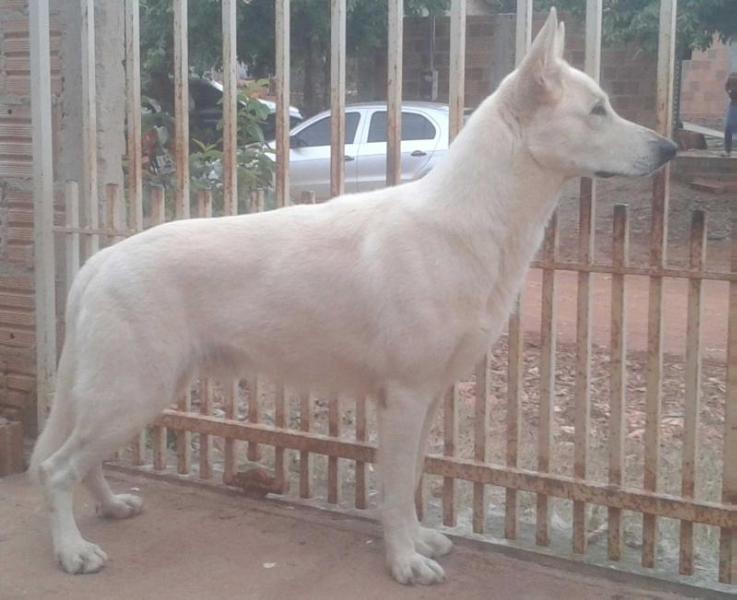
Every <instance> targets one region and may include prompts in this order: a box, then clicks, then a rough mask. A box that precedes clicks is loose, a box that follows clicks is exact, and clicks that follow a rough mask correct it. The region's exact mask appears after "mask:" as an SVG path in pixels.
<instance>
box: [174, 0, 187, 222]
mask: <svg viewBox="0 0 737 600" xmlns="http://www.w3.org/2000/svg"><path fill="white" fill-rule="evenodd" d="M173 1H174V147H175V152H176V157H175V158H176V163H177V185H176V191H175V201H174V206H175V212H176V218H177V219H188V218H189V52H188V43H187V0H173Z"/></svg>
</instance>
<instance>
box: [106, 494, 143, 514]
mask: <svg viewBox="0 0 737 600" xmlns="http://www.w3.org/2000/svg"><path fill="white" fill-rule="evenodd" d="M142 510H143V498H141V497H140V496H135V495H133V494H117V495H115V496H113V499H112V501H111V502H108V503H105V504H100V505H98V506H97V514H98V516H100V517H103V518H105V519H127V518H129V517H135V516H136V515H137V514H139V513H140V512H141V511H142Z"/></svg>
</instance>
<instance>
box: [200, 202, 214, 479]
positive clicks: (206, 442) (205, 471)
mask: <svg viewBox="0 0 737 600" xmlns="http://www.w3.org/2000/svg"><path fill="white" fill-rule="evenodd" d="M197 216H198V217H200V218H203V219H209V218H210V217H212V192H211V191H210V190H200V191H199V192H198V193H197ZM211 413H212V381H210V379H208V378H207V377H203V378H201V379H200V414H201V415H208V416H209V415H210V414H211ZM199 473H200V478H201V479H210V478H211V477H212V444H210V436H209V435H207V434H204V433H201V434H200V465H199Z"/></svg>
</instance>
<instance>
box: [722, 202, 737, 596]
mask: <svg viewBox="0 0 737 600" xmlns="http://www.w3.org/2000/svg"><path fill="white" fill-rule="evenodd" d="M731 219H732V241H731V244H732V257H731V268H732V270H733V271H737V207H735V206H734V205H732V207H731ZM728 319H729V320H728V327H727V396H726V399H725V409H724V446H723V450H722V456H723V457H725V458H726V457H728V456H730V457H734V456H737V283H730V284H729V316H728ZM722 502H723V503H724V504H727V505H730V506H736V505H737V463H736V462H735V461H734V460H724V462H723V464H722ZM719 581H720V582H722V583H731V584H736V583H737V527H735V526H732V527H723V528H722V529H721V531H720V532H719Z"/></svg>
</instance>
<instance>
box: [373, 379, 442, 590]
mask: <svg viewBox="0 0 737 600" xmlns="http://www.w3.org/2000/svg"><path fill="white" fill-rule="evenodd" d="M427 413H428V401H427V398H426V397H424V396H423V395H422V394H420V393H418V392H416V391H414V390H410V389H407V388H387V390H386V394H385V401H384V402H383V403H380V404H379V419H378V422H379V453H380V456H379V463H380V467H381V476H382V482H383V490H384V501H383V506H382V509H381V520H382V525H383V527H384V543H385V547H386V560H387V566H388V567H389V569H390V571H391V572H392V575H393V576H394V578H395V579H396V580H397V581H398V582H399V583H405V584H411V583H423V584H431V583H437V582H440V581H443V579H444V577H445V574H444V572H443V569H442V567H441V566H440V565H439V564H438V563H437V562H435V561H434V560H433V559H431V558H428V557H426V556H423V555H422V554H420V553H418V551H417V550H416V547H415V538H416V536H417V531H418V523H417V513H416V511H415V504H414V492H415V489H416V485H415V483H416V481H417V456H418V452H419V449H420V442H421V438H422V436H423V430H425V429H427V430H429V425H426V424H425V417H426V416H427Z"/></svg>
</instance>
